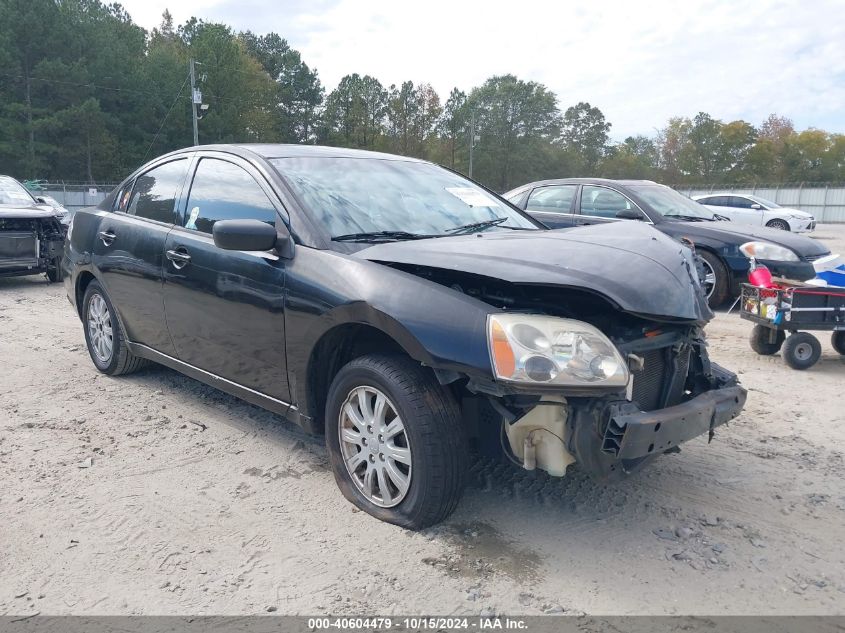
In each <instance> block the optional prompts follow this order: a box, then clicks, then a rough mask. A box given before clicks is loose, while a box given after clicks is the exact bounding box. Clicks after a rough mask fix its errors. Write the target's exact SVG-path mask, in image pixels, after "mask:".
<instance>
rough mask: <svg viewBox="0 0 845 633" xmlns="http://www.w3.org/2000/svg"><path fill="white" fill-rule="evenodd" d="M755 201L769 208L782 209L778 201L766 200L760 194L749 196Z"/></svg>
mask: <svg viewBox="0 0 845 633" xmlns="http://www.w3.org/2000/svg"><path fill="white" fill-rule="evenodd" d="M748 197H749V198H751V199H752V200H754V202H759V203H760V204H762V205H763V206H764V207H766V208H767V209H780V208H781V206H780V205H779V204H778V203H777V202H772V201H771V200H766V199H765V198H761V197H760V196H748Z"/></svg>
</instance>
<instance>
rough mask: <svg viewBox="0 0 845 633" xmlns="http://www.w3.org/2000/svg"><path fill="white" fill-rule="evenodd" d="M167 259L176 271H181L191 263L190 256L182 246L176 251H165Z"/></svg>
mask: <svg viewBox="0 0 845 633" xmlns="http://www.w3.org/2000/svg"><path fill="white" fill-rule="evenodd" d="M167 259H169V260H170V261H171V262H172V263H173V268H175V269H176V270H182V269H183V268H184V267H185V266H187V265H188V264H190V263H191V256H190V255H188V251H187V250H186V249H185V248H184V247H183V246H180V247H179V248H177V249H176V250H169V251H167Z"/></svg>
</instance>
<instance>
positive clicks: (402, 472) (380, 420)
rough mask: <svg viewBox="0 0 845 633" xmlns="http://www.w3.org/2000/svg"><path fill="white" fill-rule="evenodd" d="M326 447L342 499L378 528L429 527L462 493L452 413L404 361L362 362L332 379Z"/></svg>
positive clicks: (443, 397)
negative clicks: (379, 524) (381, 525)
mask: <svg viewBox="0 0 845 633" xmlns="http://www.w3.org/2000/svg"><path fill="white" fill-rule="evenodd" d="M359 398H360V399H359ZM375 411H383V412H384V413H382V414H381V415H379V414H378V413H375ZM397 420H399V425H398V426H401V427H402V430H401V432H399V433H396V429H397V425H395V424H394V423H395V422H396V421H397ZM391 429H392V433H393V434H389V433H391ZM341 434H343V436H344V439H341ZM326 444H327V446H328V449H329V456H330V458H331V464H332V471H333V472H334V476H335V481H336V482H337V485H338V487H339V488H340V490H341V492H342V493H343V496H344V497H346V498H347V499H348V500H349V501H351V502H352V503H353V504H355V505H356V506H357V507H359V508H360V509H361V510H364V511H365V512H367V513H368V514H371V515H372V516H374V517H376V518H377V519H381V520H382V521H386V522H388V523H394V524H396V525H399V526H402V527H404V528H408V529H411V530H419V529H422V528H425V527H428V526H431V525H434V524H436V523H439V522H440V521H443V520H444V519H445V518H446V517H448V516H449V515H450V514H451V513H452V512H453V511H454V509H455V507H456V506H457V504H458V501H459V500H460V498H461V494H462V493H463V488H464V483H465V478H466V464H467V443H466V437H465V434H464V429H463V428H462V426H461V422H460V415H459V411H458V406H457V404H456V402H455V400H454V398H453V397H452V395H451V394H450V393H449V392H448V391H447V390H446V389H444V388H443V387H442V386H441V385H440V384H439V383H438V382H437V381H436V380H435V378H434V376H433V374H432V373H431V372H430V371H429V370H426V369H425V368H423V367H422V366H421V365H420V364H419V363H417V362H415V361H413V360H411V359H410V358H407V357H403V356H382V355H369V356H363V357H361V358H357V359H355V360H353V361H351V362H350V363H348V364H347V365H345V366H344V367H343V368H342V369H341V370H340V371H339V372H338V374H337V376H335V379H334V380H333V381H332V385H331V387H330V388H329V395H328V399H327V401H326ZM400 454H401V456H402V459H399V456H400ZM392 456H396V459H394V457H392ZM402 460H406V461H407V464H406V463H405V461H402ZM347 463H349V464H350V466H349V467H347ZM394 482H397V483H398V485H395V484H394ZM382 487H384V488H385V489H386V490H387V492H386V493H385V492H384V491H383V489H382Z"/></svg>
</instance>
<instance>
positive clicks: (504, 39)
mask: <svg viewBox="0 0 845 633" xmlns="http://www.w3.org/2000/svg"><path fill="white" fill-rule="evenodd" d="M123 4H124V6H126V8H127V9H128V10H129V12H130V14H132V15H133V17H135V19H136V20H137V21H138V22H139V23H141V24H142V25H143V26H145V27H147V28H150V27H152V26H155V25H156V24H157V23H158V22H159V21H160V16H161V13H162V11H163V10H164V8H165V7H166V6H167V5H168V2H164V1H160V0H152V1H151V0H128V1H125V2H124V3H123ZM171 12H172V13H173V15H174V18H175V19H176V20H177V22H180V21H183V20H185V19H187V18H188V17H190V16H191V15H196V16H197V17H201V18H205V19H210V20H221V21H225V22H227V23H228V24H231V25H232V26H233V27H234V28H235V29H236V30H245V29H251V30H253V31H256V32H267V31H271V30H273V31H276V32H278V33H279V34H281V35H282V36H283V37H286V38H287V39H288V40H289V41H290V42H291V44H292V45H293V46H294V47H296V48H298V49H299V50H300V51H301V52H302V54H303V57H304V59H305V61H306V62H307V63H308V64H309V65H311V66H312V67H316V68H317V69H318V70H319V72H320V76H321V78H322V80H323V83H324V85H326V86H327V88H329V89H331V88H332V87H334V85H336V84H337V82H338V80H339V79H340V78H341V77H342V76H343V75H345V74H347V73H351V72H358V73H361V74H370V75H373V76H375V77H377V78H378V79H379V80H380V81H381V82H382V83H384V84H385V85H389V84H391V83H399V82H401V81H404V80H407V79H411V80H413V81H414V82H421V81H428V82H431V83H432V84H433V85H434V87H435V88H436V89H437V90H438V92H439V93H440V94H441V98H445V96H446V95H447V94H448V92H449V90H451V88H452V87H453V86H458V87H460V88H461V89H464V90H467V89H469V88H471V87H472V86H477V85H479V84H481V83H482V82H483V81H484V80H485V79H486V78H487V77H489V76H491V75H493V74H502V73H513V74H515V75H517V76H519V77H520V78H522V79H530V80H534V81H539V82H541V83H543V84H545V85H546V86H548V87H549V88H550V89H552V90H553V91H554V92H555V93H557V95H558V98H559V100H560V106H561V108H562V109H565V108H566V107H567V106H569V105H572V104H574V103H576V102H578V101H589V102H590V103H592V104H593V105H597V106H598V107H599V108H601V109H602V111H603V112H604V113H605V115H606V116H607V118H608V120H609V121H610V122H611V123H613V129H612V130H611V134H612V136H613V137H614V138H617V139H621V138H623V137H624V136H626V135H628V134H634V133H645V134H652V133H653V132H654V128H656V127H660V126H662V125H664V124H665V122H666V120H667V119H668V118H669V117H670V116H675V115H682V116H694V115H695V114H696V113H697V112H699V111H705V112H709V113H710V114H711V115H712V116H714V117H716V118H720V119H723V120H732V119H735V118H744V119H746V120H749V121H751V122H752V123H759V122H760V121H762V120H763V119H764V118H765V117H766V116H767V115H768V114H769V113H771V112H777V113H779V114H782V115H786V116H789V117H791V118H792V119H794V120H795V122H796V124H797V125H798V126H799V127H809V126H815V127H821V128H824V129H828V130H831V131H838V132H845V107H843V105H845V7H843V3H842V2H841V0H814V1H812V2H808V1H804V2H800V1H791V0H790V1H786V0H781V1H778V2H772V1H771V0H747V1H746V2H743V3H737V2H733V1H730V0H728V1H723V0H709V1H703V0H696V1H686V2H678V1H670V0H656V1H652V2H647V3H640V2H625V1H622V0H619V1H604V2H603V1H601V0H598V1H594V2H592V3H591V4H589V5H588V4H586V3H551V2H548V1H541V0H522V1H521V2H517V3H514V2H507V3H504V2H463V3H462V2H456V1H455V0H427V1H426V2H414V3H411V2H407V1H406V2H402V1H401V0H368V1H367V2H360V0H328V1H324V2H304V1H297V0H294V1H290V0H288V1H287V2H274V1H272V0H266V1H264V0H180V2H179V3H178V6H177V7H172V8H171Z"/></svg>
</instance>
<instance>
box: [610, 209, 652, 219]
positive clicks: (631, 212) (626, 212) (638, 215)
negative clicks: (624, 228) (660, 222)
mask: <svg viewBox="0 0 845 633" xmlns="http://www.w3.org/2000/svg"><path fill="white" fill-rule="evenodd" d="M616 217H617V218H619V219H620V220H642V219H644V217H645V216H644V215H643V212H642V211H640V210H639V209H622V210H621V211H619V212H617V213H616Z"/></svg>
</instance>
